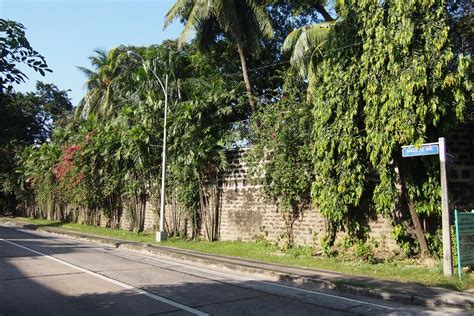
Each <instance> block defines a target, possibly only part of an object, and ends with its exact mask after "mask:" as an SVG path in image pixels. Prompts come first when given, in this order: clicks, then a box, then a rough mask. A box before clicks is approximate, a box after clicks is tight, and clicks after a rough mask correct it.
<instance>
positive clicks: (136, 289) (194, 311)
mask: <svg viewBox="0 0 474 316" xmlns="http://www.w3.org/2000/svg"><path fill="white" fill-rule="evenodd" d="M0 240H1V241H4V242H6V243H9V244H11V245H14V246H17V247H20V248H22V249H25V250H28V251H30V252H33V253H35V254H37V255H40V256H44V257H46V258H48V259H50V260H53V261H56V262H59V263H62V264H64V265H65V266H68V267H70V268H73V269H76V270H79V271H81V272H84V273H87V274H89V275H92V276H95V277H96V278H99V279H102V280H105V281H107V282H110V283H112V284H115V285H118V286H120V287H123V288H125V289H127V290H133V291H135V292H136V293H138V294H141V295H145V296H147V297H149V298H151V299H154V300H156V301H159V302H162V303H165V304H168V305H171V306H174V307H176V308H179V309H182V310H184V311H187V312H190V313H192V314H195V315H198V316H208V314H206V313H203V312H201V311H199V310H197V309H194V308H192V307H189V306H186V305H183V304H180V303H177V302H174V301H171V300H169V299H166V298H164V297H161V296H159V295H156V294H153V293H150V292H147V291H145V290H143V289H140V288H136V287H134V286H131V285H129V284H127V283H123V282H120V281H118V280H115V279H112V278H109V277H106V276H105V275H102V274H99V273H96V272H93V271H91V270H88V269H84V268H82V267H79V266H76V265H74V264H71V263H69V262H66V261H63V260H61V259H58V258H56V257H53V256H50V255H48V254H45V253H42V252H40V251H37V250H34V249H31V248H29V247H26V246H23V245H20V244H17V243H15V242H13V241H10V240H7V239H0Z"/></svg>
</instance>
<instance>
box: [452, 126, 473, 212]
mask: <svg viewBox="0 0 474 316" xmlns="http://www.w3.org/2000/svg"><path fill="white" fill-rule="evenodd" d="M446 149H447V152H448V153H450V154H452V155H454V157H455V158H454V163H453V164H452V165H450V166H449V173H448V178H449V179H448V180H449V184H448V187H449V191H450V197H451V199H452V203H451V208H452V209H454V208H458V209H474V123H470V124H463V125H461V126H459V127H458V128H456V130H454V131H453V132H452V133H451V134H449V135H448V137H447V138H446Z"/></svg>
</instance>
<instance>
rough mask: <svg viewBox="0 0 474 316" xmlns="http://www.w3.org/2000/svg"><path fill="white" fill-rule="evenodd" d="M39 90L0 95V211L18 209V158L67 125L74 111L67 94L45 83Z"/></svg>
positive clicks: (41, 84) (40, 85)
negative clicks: (16, 168) (26, 149)
mask: <svg viewBox="0 0 474 316" xmlns="http://www.w3.org/2000/svg"><path fill="white" fill-rule="evenodd" d="M36 89H37V91H36V92H34V93H33V92H30V93H7V94H3V93H0V157H1V159H0V200H3V201H0V204H2V205H0V211H5V212H6V211H7V210H8V209H9V211H11V209H12V207H13V209H14V208H15V206H16V205H12V204H15V203H16V201H15V197H14V196H13V194H14V193H18V192H19V191H20V190H19V188H18V181H17V180H18V175H17V174H16V173H15V171H14V169H15V164H16V162H17V158H18V157H17V155H19V154H20V153H21V152H22V151H23V150H24V148H25V147H27V146H30V145H33V144H34V146H39V145H40V144H42V143H44V142H47V141H49V140H50V139H51V137H52V132H53V129H54V128H55V127H57V126H61V125H65V124H66V122H67V121H68V119H69V115H70V113H71V111H72V104H71V102H70V99H69V98H68V97H67V92H66V91H62V90H59V89H58V88H57V87H56V86H55V85H52V84H44V83H42V82H37V84H36ZM36 163H38V162H36ZM6 205H8V207H7V206H6Z"/></svg>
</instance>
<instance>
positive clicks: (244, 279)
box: [122, 250, 395, 310]
mask: <svg viewBox="0 0 474 316" xmlns="http://www.w3.org/2000/svg"><path fill="white" fill-rule="evenodd" d="M122 251H123V250H122ZM147 257H148V258H149V259H151V260H155V261H158V262H161V263H167V264H169V263H173V264H174V265H175V266H181V267H182V268H184V269H189V267H192V269H194V270H197V271H201V272H205V273H208V274H213V275H216V276H223V277H227V278H229V279H234V280H240V281H254V282H258V283H263V284H266V285H270V286H275V287H281V288H286V289H291V290H294V291H298V292H304V293H310V294H315V295H321V296H325V297H331V298H335V299H339V300H345V301H349V302H353V303H358V304H365V305H372V306H375V307H379V308H384V309H390V310H393V309H395V308H393V307H389V306H386V305H381V304H377V303H372V302H367V301H361V300H357V299H352V298H348V297H344V296H338V295H334V294H328V293H324V292H318V291H311V290H306V289H301V288H298V287H293V286H289V285H284V284H277V283H271V282H267V281H263V280H259V279H253V278H249V277H241V276H237V275H233V274H228V273H225V272H219V271H214V270H208V269H205V268H201V267H197V266H195V265H191V264H183V263H178V262H172V261H168V260H166V259H162V258H153V257H151V256H147ZM168 269H170V268H168ZM171 270H177V269H171ZM178 272H185V271H178Z"/></svg>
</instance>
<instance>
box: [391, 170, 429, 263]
mask: <svg viewBox="0 0 474 316" xmlns="http://www.w3.org/2000/svg"><path fill="white" fill-rule="evenodd" d="M401 166H402V164H401V163H399V164H398V172H399V177H400V185H401V190H402V196H403V197H404V198H405V200H406V202H407V206H408V211H409V212H410V217H411V220H412V223H413V226H414V233H415V236H416V239H417V240H418V243H419V244H420V251H421V255H422V256H427V255H429V253H430V252H429V249H428V244H427V242H426V238H425V234H424V233H423V227H422V226H421V221H420V217H419V216H418V213H417V212H416V210H415V205H414V204H413V200H412V199H411V198H410V195H409V194H408V189H407V186H406V178H405V174H404V173H405V170H404V169H403V168H401Z"/></svg>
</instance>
